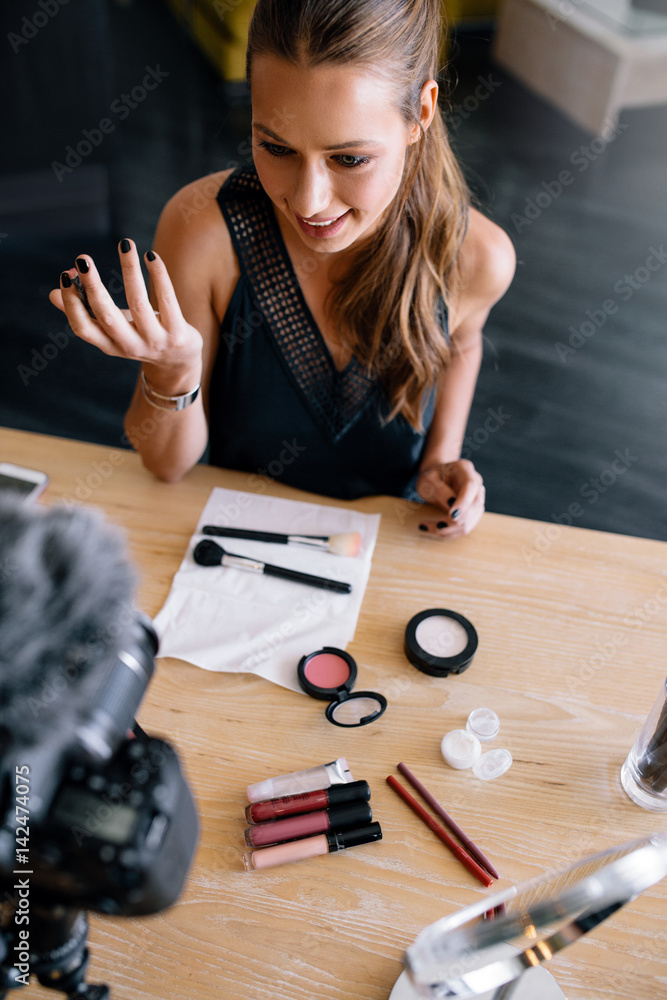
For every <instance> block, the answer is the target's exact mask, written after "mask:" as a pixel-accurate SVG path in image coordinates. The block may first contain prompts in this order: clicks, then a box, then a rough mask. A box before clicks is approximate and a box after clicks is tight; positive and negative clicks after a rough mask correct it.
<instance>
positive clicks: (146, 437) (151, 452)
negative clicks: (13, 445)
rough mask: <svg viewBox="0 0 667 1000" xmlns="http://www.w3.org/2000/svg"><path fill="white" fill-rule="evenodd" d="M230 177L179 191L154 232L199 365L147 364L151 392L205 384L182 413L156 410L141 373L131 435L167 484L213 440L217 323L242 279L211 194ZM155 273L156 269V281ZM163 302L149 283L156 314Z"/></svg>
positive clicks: (169, 392)
mask: <svg viewBox="0 0 667 1000" xmlns="http://www.w3.org/2000/svg"><path fill="white" fill-rule="evenodd" d="M226 176H227V175H226V174H220V175H216V176H215V177H207V178H201V179H200V180H199V181H195V182H194V183H193V184H189V185H188V186H187V187H185V188H183V189H182V190H181V191H179V192H178V193H177V194H176V195H175V196H174V197H173V198H172V199H171V200H170V201H169V202H168V203H167V205H166V206H165V208H164V210H163V212H162V214H161V216H160V220H159V222H158V226H157V230H156V233H155V242H154V247H155V252H156V253H157V254H158V255H159V257H160V258H161V260H162V261H163V266H164V267H165V268H166V270H167V271H168V273H169V277H170V278H171V282H172V285H173V289H174V294H175V296H176V299H177V300H178V303H179V305H180V308H181V311H182V313H183V316H184V318H185V320H186V321H187V322H188V323H189V324H190V325H191V326H192V327H194V328H195V329H196V330H197V331H198V332H199V334H200V335H201V351H200V354H199V357H198V359H197V366H196V367H195V368H192V367H189V366H179V367H173V366H171V365H169V364H168V363H163V364H160V365H154V364H147V363H144V364H143V365H142V370H143V372H144V375H145V378H146V380H147V381H148V383H149V385H150V386H151V388H153V389H154V390H155V391H156V392H159V393H161V394H162V395H165V396H172V395H179V394H181V393H185V392H188V391H190V390H191V389H193V388H194V387H195V386H196V385H197V384H198V383H199V382H200V381H201V390H200V393H199V398H198V399H197V400H196V401H195V403H193V404H192V406H190V407H188V408H187V409H186V410H182V411H181V412H178V413H175V412H168V411H164V410H159V409H156V408H155V407H153V406H151V404H150V403H149V402H148V400H147V399H146V398H145V395H144V393H143V391H142V389H141V376H140V379H139V381H138V382H137V387H136V389H135V392H134V396H133V399H132V402H131V404H130V407H129V410H128V412H127V414H126V417H125V429H126V432H127V436H128V438H129V440H130V442H131V443H132V444H133V446H134V447H135V449H136V450H137V451H138V452H139V454H140V455H141V458H142V461H143V463H144V465H145V466H146V468H147V469H149V471H151V472H153V473H154V475H156V476H157V477H158V478H160V479H164V480H167V481H175V480H177V479H180V478H181V477H182V476H183V475H184V474H185V473H186V472H187V471H188V470H189V469H190V468H191V467H192V466H193V465H194V464H195V463H196V462H198V461H199V459H200V458H201V455H202V453H203V452H204V449H205V448H206V443H207V440H208V398H209V384H210V378H211V371H212V368H213V362H214V360H215V353H216V350H217V345H218V337H219V328H220V322H221V320H222V317H223V316H224V313H225V311H226V309H227V305H228V303H229V300H230V298H231V295H232V292H233V289H234V286H235V284H236V281H237V279H238V268H237V263H236V258H235V256H234V253H233V249H232V245H231V240H230V238H229V233H228V231H227V228H226V226H225V223H224V220H223V217H222V214H221V212H220V209H219V207H218V205H217V202H216V200H215V196H214V194H213V192H214V191H215V190H217V189H219V187H220V185H221V184H222V182H223V181H224V179H225V177H226ZM194 206H197V208H194ZM202 206H204V207H202ZM156 263H157V261H156ZM153 274H154V271H153V270H151V278H153ZM158 299H159V295H158V288H157V282H156V281H154V280H151V302H152V303H153V304H154V306H155V308H156V309H159V308H160V307H159V301H158Z"/></svg>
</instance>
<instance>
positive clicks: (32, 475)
mask: <svg viewBox="0 0 667 1000" xmlns="http://www.w3.org/2000/svg"><path fill="white" fill-rule="evenodd" d="M48 481H49V477H48V476H47V474H46V473H45V472H38V471H37V470H36V469H25V468H24V467H23V466H22V465H12V464H11V463H10V462H0V490H11V491H14V492H18V493H19V494H20V495H21V496H22V497H23V499H24V501H25V502H26V503H27V502H29V501H31V500H34V499H35V497H37V496H39V494H40V493H41V492H42V490H43V489H45V487H46V484H47V483H48Z"/></svg>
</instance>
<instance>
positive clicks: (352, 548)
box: [201, 524, 361, 556]
mask: <svg viewBox="0 0 667 1000" xmlns="http://www.w3.org/2000/svg"><path fill="white" fill-rule="evenodd" d="M201 530H202V534H203V535H218V536H220V537H222V538H247V539H249V540H251V541H255V542H273V543H274V544H276V545H305V546H307V547H308V548H311V549H319V550H320V551H321V552H333V553H334V555H337V556H356V555H357V554H358V553H359V549H360V548H361V535H360V534H359V532H358V531H344V532H341V533H340V534H338V535H296V534H292V535H283V534H280V533H279V532H276V531H254V530H252V529H251V528H220V527H218V525H217V524H205V525H204V527H203V528H202V529H201Z"/></svg>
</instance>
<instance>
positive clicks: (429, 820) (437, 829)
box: [387, 774, 493, 889]
mask: <svg viewBox="0 0 667 1000" xmlns="http://www.w3.org/2000/svg"><path fill="white" fill-rule="evenodd" d="M387 784H388V785H389V787H390V788H393V789H394V791H395V792H396V794H397V795H400V797H401V798H402V799H403V801H404V802H405V803H406V804H407V805H409V806H410V808H411V809H412V811H413V812H415V813H416V814H417V815H418V816H419V818H420V819H421V820H422V822H423V823H426V825H427V827H428V828H429V829H430V830H432V831H433V833H434V834H435V835H436V837H439V838H440V840H441V841H442V842H443V844H445V846H446V847H448V848H449V849H450V851H451V852H452V854H453V855H454V857H456V858H458V860H459V861H460V862H461V864H462V865H464V866H465V867H466V868H467V869H468V871H469V872H471V873H472V874H473V875H474V876H475V877H476V878H477V879H479V881H480V882H481V883H482V885H484V886H486V887H487V889H488V887H489V886H490V885H493V879H492V878H491V876H490V875H489V874H488V873H487V872H485V871H484V869H483V868H480V866H479V865H478V864H477V862H476V861H473V859H472V858H471V857H470V855H469V854H467V853H466V852H465V851H464V850H463V848H462V847H460V846H459V844H457V843H456V841H455V840H453V839H452V838H451V837H450V836H449V834H448V833H447V831H446V830H445V829H444V827H442V826H440V824H439V823H437V822H436V821H435V820H434V819H433V817H432V816H429V814H428V813H427V812H426V810H425V809H424V807H423V806H420V805H419V803H418V802H417V800H416V799H414V798H413V797H412V795H410V793H409V792H406V790H405V789H404V788H403V786H402V785H401V784H400V782H398V781H397V780H396V778H395V777H394V776H393V774H390V775H389V776H388V778H387Z"/></svg>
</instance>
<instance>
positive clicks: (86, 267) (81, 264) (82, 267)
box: [76, 257, 90, 274]
mask: <svg viewBox="0 0 667 1000" xmlns="http://www.w3.org/2000/svg"><path fill="white" fill-rule="evenodd" d="M76 266H77V267H78V269H79V271H81V274H88V272H89V271H90V264H89V263H88V261H87V260H85V259H84V258H83V257H77V258H76Z"/></svg>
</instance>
